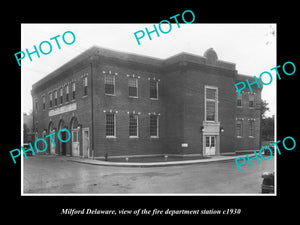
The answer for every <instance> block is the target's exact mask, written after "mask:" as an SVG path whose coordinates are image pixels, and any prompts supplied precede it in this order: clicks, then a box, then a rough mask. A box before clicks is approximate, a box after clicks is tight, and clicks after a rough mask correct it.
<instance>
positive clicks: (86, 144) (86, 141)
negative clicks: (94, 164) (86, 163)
mask: <svg viewBox="0 0 300 225" xmlns="http://www.w3.org/2000/svg"><path fill="white" fill-rule="evenodd" d="M82 147H83V157H84V158H91V157H92V155H91V151H90V132H89V128H88V127H86V128H82Z"/></svg>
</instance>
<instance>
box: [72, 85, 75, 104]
mask: <svg viewBox="0 0 300 225" xmlns="http://www.w3.org/2000/svg"><path fill="white" fill-rule="evenodd" d="M75 98H76V84H75V82H73V83H72V99H73V100H74V99H75Z"/></svg>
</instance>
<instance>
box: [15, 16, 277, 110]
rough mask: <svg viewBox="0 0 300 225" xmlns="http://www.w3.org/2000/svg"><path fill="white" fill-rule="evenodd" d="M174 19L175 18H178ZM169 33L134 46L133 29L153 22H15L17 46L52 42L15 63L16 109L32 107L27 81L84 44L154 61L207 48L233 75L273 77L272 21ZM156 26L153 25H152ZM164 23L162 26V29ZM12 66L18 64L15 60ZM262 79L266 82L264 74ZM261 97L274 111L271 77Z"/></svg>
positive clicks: (201, 26) (186, 27)
mask: <svg viewBox="0 0 300 225" xmlns="http://www.w3.org/2000/svg"><path fill="white" fill-rule="evenodd" d="M179 22H180V21H179ZM171 25H172V29H171V31H170V32H169V33H167V34H163V33H160V36H159V37H157V35H156V34H155V33H153V34H151V37H152V40H149V38H148V37H147V35H145V37H144V38H142V39H140V42H141V45H138V43H137V41H136V39H135V36H134V33H135V32H137V31H139V30H144V32H145V28H146V27H147V28H148V30H149V31H151V30H152V29H153V24H142V23H138V24H112V23H110V24H21V49H20V51H24V52H25V50H26V49H28V51H29V52H32V51H34V47H33V46H34V45H35V46H36V47H37V48H38V46H39V45H40V43H41V42H43V41H49V42H50V43H51V44H52V52H51V53H50V54H48V55H43V54H41V53H40V58H38V57H37V55H36V54H32V55H31V57H32V61H30V60H29V58H28V56H27V55H26V57H25V58H24V59H23V60H22V61H21V64H22V66H21V79H22V86H21V88H22V90H21V91H22V96H21V104H22V105H21V108H22V110H23V112H26V113H29V112H31V111H32V97H31V88H32V85H33V84H34V83H35V82H37V81H39V80H40V79H42V78H43V77H45V76H47V75H48V74H49V73H51V72H52V71H54V70H56V69H57V68H58V67H60V66H62V65H63V64H65V63H66V62H68V61H70V60H71V59H73V58H74V57H76V56H77V55H79V54H80V53H82V52H84V51H85V50H87V49H88V48H90V47H92V46H94V45H96V46H99V47H103V48H108V49H112V50H117V51H123V52H129V53H136V54H140V55H145V56H151V57H156V58H160V59H165V58H168V57H170V56H172V55H175V54H178V53H180V52H187V53H192V54H196V55H200V56H203V54H204V52H205V51H206V50H207V49H208V48H213V49H214V50H215V51H216V53H217V55H218V59H220V60H223V61H228V62H232V63H235V64H236V69H237V71H238V73H240V74H245V75H250V76H257V77H259V75H260V74H261V73H262V72H263V71H268V72H270V73H271V74H272V75H273V78H275V77H276V74H275V71H270V69H271V68H273V67H275V66H277V64H276V63H277V62H276V36H277V31H276V24H242V23H238V24H201V23H191V24H185V23H184V22H182V23H180V28H178V26H177V24H176V23H172V24H171ZM156 26H158V25H157V24H156ZM166 26H167V25H166V24H164V26H162V29H163V30H168V27H166ZM66 31H72V32H73V33H74V34H75V37H76V40H75V42H74V43H73V44H71V45H66V44H65V43H64V42H63V40H62V35H63V34H64V33H65V32H66ZM57 35H60V37H58V38H57V40H58V41H59V44H60V47H61V49H58V47H57V45H56V43H55V40H50V38H52V37H55V36H57ZM65 37H66V41H67V42H70V41H72V38H71V36H70V35H66V36H65ZM47 48H48V46H47V44H43V50H44V51H45V52H47V51H48V50H49V49H47ZM16 66H18V63H17V60H16ZM264 82H265V83H267V82H268V79H267V78H266V79H265V80H264ZM262 99H263V100H266V101H267V102H268V103H269V108H270V111H269V112H267V113H266V116H272V115H275V113H276V79H273V81H272V83H271V84H270V85H265V86H264V87H263V91H262Z"/></svg>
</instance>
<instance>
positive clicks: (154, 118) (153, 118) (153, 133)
mask: <svg viewBox="0 0 300 225" xmlns="http://www.w3.org/2000/svg"><path fill="white" fill-rule="evenodd" d="M150 137H158V115H153V114H151V115H150Z"/></svg>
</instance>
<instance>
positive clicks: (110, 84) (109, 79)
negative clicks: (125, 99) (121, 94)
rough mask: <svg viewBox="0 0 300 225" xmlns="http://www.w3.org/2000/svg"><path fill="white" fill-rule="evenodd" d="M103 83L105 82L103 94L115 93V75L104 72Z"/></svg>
mask: <svg viewBox="0 0 300 225" xmlns="http://www.w3.org/2000/svg"><path fill="white" fill-rule="evenodd" d="M104 84H105V94H107V95H114V94H115V76H114V75H110V74H105V77H104Z"/></svg>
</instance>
